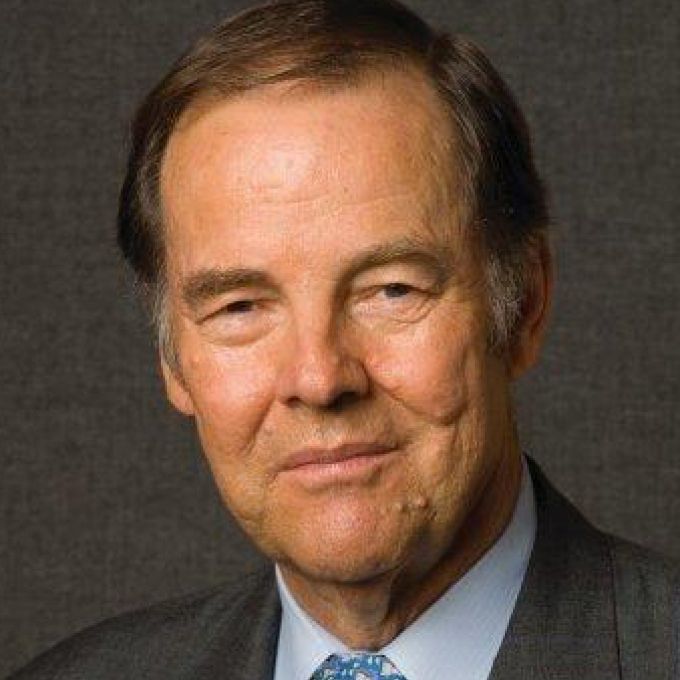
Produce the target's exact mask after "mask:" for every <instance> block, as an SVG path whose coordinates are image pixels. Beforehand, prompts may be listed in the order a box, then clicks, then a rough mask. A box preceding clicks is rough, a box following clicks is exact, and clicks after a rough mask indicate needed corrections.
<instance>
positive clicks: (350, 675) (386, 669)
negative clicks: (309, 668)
mask: <svg viewBox="0 0 680 680" xmlns="http://www.w3.org/2000/svg"><path fill="white" fill-rule="evenodd" d="M336 679H337V680H406V678H404V676H403V675H402V674H401V673H400V672H399V671H398V669H397V668H396V666H394V664H393V663H392V662H391V661H390V660H389V659H388V658H387V657H386V656H385V655H384V654H366V653H352V654H331V655H330V656H329V657H328V658H327V659H326V660H325V661H324V662H323V663H322V664H321V665H320V666H319V668H317V670H316V671H315V673H314V675H312V677H311V680H336Z"/></svg>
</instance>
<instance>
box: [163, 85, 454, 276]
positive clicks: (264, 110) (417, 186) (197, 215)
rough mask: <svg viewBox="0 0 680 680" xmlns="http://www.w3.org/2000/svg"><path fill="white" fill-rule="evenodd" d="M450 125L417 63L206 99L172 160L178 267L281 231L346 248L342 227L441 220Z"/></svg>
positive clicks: (167, 189)
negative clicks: (412, 70) (404, 70)
mask: <svg viewBox="0 0 680 680" xmlns="http://www.w3.org/2000/svg"><path fill="white" fill-rule="evenodd" d="M447 129H448V127H447V123H446V119H445V116H444V113H443V111H442V108H441V106H440V104H439V102H438V100H437V99H436V97H435V94H434V93H433V91H432V89H431V88H430V87H429V86H428V85H427V84H426V83H425V82H424V79H423V78H420V79H419V78H417V77H415V76H413V75H411V74H401V73H393V74H389V75H383V76H382V77H380V78H378V77H375V78H373V79H372V80H370V81H367V82H365V83H363V84H361V85H358V86H352V87H349V86H346V87H342V88H339V87H336V88H334V89H332V90H331V89H328V88H323V89H321V88H318V87H317V88H313V87H304V88H301V87H296V86H293V87H291V86H290V85H280V86H279V85H277V86H272V87H268V88H259V89H257V90H253V91H251V92H248V93H246V94H244V95H241V96H239V97H237V98H234V99H229V100H214V99H213V100H206V101H203V102H201V103H200V104H199V105H198V106H195V107H194V108H193V109H192V110H191V111H189V112H188V114H187V115H186V116H185V117H184V118H183V119H182V120H180V123H179V125H178V126H177V129H176V130H175V132H174V133H173V135H172V137H171V139H170V142H169V144H168V148H167V150H166V155H165V158H164V162H163V165H162V173H161V197H162V205H163V212H164V225H165V230H166V234H165V241H166V254H167V256H168V266H169V268H170V269H173V268H178V269H180V270H186V269H187V268H191V267H192V266H193V265H197V264H198V260H199V259H201V260H202V261H203V264H204V265H206V264H208V263H209V262H210V263H211V264H216V263H217V261H218V260H219V259H220V257H221V255H229V256H230V257H232V256H233V255H234V250H235V249H236V248H237V249H238V250H239V251H240V252H241V253H247V254H249V255H250V254H252V253H253V252H255V251H261V250H262V248H263V246H264V245H265V241H266V242H267V243H271V241H272V239H279V238H281V241H280V243H281V244H285V247H287V248H288V247H289V246H290V244H291V240H290V239H291V238H294V239H299V238H303V239H306V240H307V241H308V242H309V243H311V241H309V239H310V236H311V235H312V234H315V235H316V234H319V233H321V232H323V231H324V230H325V231H327V236H326V245H327V246H329V247H338V246H339V245H340V244H338V243H337V234H338V233H339V230H340V231H344V230H345V229H346V230H347V233H350V232H351V231H352V230H354V231H353V233H355V234H359V235H360V236H361V237H362V238H363V237H364V236H365V237H366V239H367V240H368V239H370V238H375V240H379V239H380V238H382V239H383V240H384V239H386V238H389V237H390V236H391V234H392V232H393V233H394V235H395V237H396V236H398V235H399V234H398V233H397V232H399V230H400V229H401V232H402V235H405V233H404V232H405V231H406V230H407V223H410V224H411V226H414V227H416V226H417V227H419V228H420V227H422V226H423V225H430V224H433V223H434V222H435V221H436V219H437V218H436V217H435V216H434V214H435V213H438V212H440V208H441V207H442V206H445V209H446V210H447V212H449V213H452V211H451V210H450V201H449V194H450V192H449V188H450V182H449V180H448V175H447V166H450V165H451V164H450V163H449V162H448V156H447V155H446V154H445V153H444V151H445V150H447V144H448V141H449V135H448V134H447ZM451 221H454V220H453V219H451ZM329 228H330V229H329ZM293 232H297V233H296V234H294V233H293ZM406 235H408V234H406ZM289 237H290V238H289ZM333 238H335V239H336V242H334V243H331V242H330V241H332V239H333ZM286 239H287V240H286ZM318 244H319V247H323V246H322V245H321V240H319V241H318ZM230 247H231V250H229V248H230ZM192 259H193V260H194V262H190V261H189V260H192ZM173 265H174V266H173Z"/></svg>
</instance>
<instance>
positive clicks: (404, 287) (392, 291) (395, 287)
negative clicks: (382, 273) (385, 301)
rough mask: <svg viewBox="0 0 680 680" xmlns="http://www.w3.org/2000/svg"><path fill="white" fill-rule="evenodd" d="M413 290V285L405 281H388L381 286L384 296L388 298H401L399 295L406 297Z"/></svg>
mask: <svg viewBox="0 0 680 680" xmlns="http://www.w3.org/2000/svg"><path fill="white" fill-rule="evenodd" d="M414 291H415V288H413V286H409V285H408V284H407V283H399V282H395V283H388V284H387V285H385V286H383V292H384V294H385V297H388V298H401V297H406V296H407V295H408V294H409V293H413V292H414Z"/></svg>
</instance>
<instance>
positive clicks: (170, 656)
mask: <svg viewBox="0 0 680 680" xmlns="http://www.w3.org/2000/svg"><path fill="white" fill-rule="evenodd" d="M274 592H275V586H274V579H273V573H272V570H271V568H266V569H265V568H263V569H259V570H257V571H254V572H251V573H248V574H245V575H241V576H238V577H234V578H232V579H231V580H229V581H225V582H224V583H222V584H220V585H219V586H216V587H213V588H211V589H209V590H205V591H202V592H199V593H194V594H191V595H187V596H184V597H181V598H177V599H173V600H168V601H165V602H160V603H157V604H155V605H153V606H151V607H148V608H145V609H141V610H138V611H133V612H128V613H125V614H122V615H120V616H117V617H115V618H112V619H108V620H106V621H103V622H102V623H99V624H97V625H95V626H92V627H90V628H86V629H85V630H83V631H81V632H79V633H77V634H76V635H74V636H72V637H70V638H68V639H66V640H64V641H63V642H61V643H59V644H57V645H56V646H55V647H53V648H52V649H50V650H48V651H47V652H45V653H43V654H42V655H41V656H39V657H38V658H36V659H35V660H34V661H33V662H31V663H30V664H29V665H28V666H26V667H25V668H23V669H22V670H20V671H18V672H17V673H16V674H15V675H12V676H10V678H9V679H8V680H47V679H48V678H49V679H50V680H76V679H78V680H80V679H82V680H85V679H88V680H89V679H92V678H98V679H101V680H104V679H106V680H108V679H109V678H111V679H112V678H133V677H144V678H171V677H182V676H183V673H186V671H187V669H188V668H189V667H190V666H191V665H195V664H196V663H198V662H199V661H200V659H201V658H202V656H203V655H204V654H207V653H208V651H207V650H209V648H210V647H211V645H213V644H214V641H215V638H216V637H217V636H222V637H224V632H225V631H234V630H238V629H241V628H243V623H244V620H245V619H247V618H248V616H249V614H251V613H252V612H253V611H255V610H258V609H261V608H262V606H263V603H264V602H265V601H268V602H269V603H271V602H272V595H273V593H274ZM171 669H172V670H171Z"/></svg>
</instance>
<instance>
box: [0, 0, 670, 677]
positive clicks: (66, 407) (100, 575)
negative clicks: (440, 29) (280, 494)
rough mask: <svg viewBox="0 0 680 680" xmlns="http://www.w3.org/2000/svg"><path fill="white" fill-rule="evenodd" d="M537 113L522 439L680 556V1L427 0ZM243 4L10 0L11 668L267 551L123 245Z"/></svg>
mask: <svg viewBox="0 0 680 680" xmlns="http://www.w3.org/2000/svg"><path fill="white" fill-rule="evenodd" d="M412 5H413V6H414V7H415V8H416V9H418V10H420V11H422V12H423V13H424V15H425V16H426V17H427V18H428V19H429V20H431V21H432V22H434V23H435V24H437V25H441V26H447V27H448V28H449V29H450V30H452V31H454V32H457V33H462V34H465V35H467V36H469V37H471V38H473V39H474V40H476V41H477V42H479V43H480V44H481V45H482V46H483V47H484V48H485V50H486V51H487V52H488V53H489V55H490V56H491V58H492V60H493V62H494V63H495V64H496V65H497V66H498V68H499V69H500V71H501V73H502V74H503V76H504V77H505V78H506V80H507V81H508V83H509V84H510V86H511V88H512V89H513V91H514V92H515V94H516V96H517V98H518V100H519V102H520V105H521V106H522V107H523V109H524V110H525V112H526V114H527V117H528V119H529V122H530V125H531V127H532V130H533V136H534V144H535V150H536V157H537V163H538V166H539V168H540V170H541V172H542V175H543V177H544V178H545V181H546V183H547V186H548V188H549V191H550V196H551V205H552V212H553V223H554V224H553V234H554V245H555V250H556V253H557V299H556V304H555V307H554V311H553V319H552V326H551V331H550V333H549V337H548V341H547V347H546V349H545V352H544V355H543V357H542V360H541V362H540V364H539V366H538V367H537V368H536V369H535V370H534V371H533V373H532V374H531V375H530V376H529V377H527V378H526V379H523V380H522V382H521V383H520V384H519V385H518V386H517V397H518V404H519V406H518V412H519V413H518V419H519V423H520V431H521V435H522V441H523V446H524V448H525V450H526V451H528V452H529V453H530V454H531V455H532V456H534V457H535V458H536V459H537V461H538V462H539V463H540V464H541V465H542V466H543V468H544V469H545V470H546V472H547V473H548V475H549V476H550V477H551V478H552V479H553V480H554V482H555V483H556V484H557V486H558V487H560V488H561V489H563V490H564V491H565V492H566V493H567V495H568V496H569V497H570V498H571V499H572V500H573V501H574V502H575V503H576V504H577V505H578V506H579V507H580V508H581V509H583V510H584V511H585V513H586V514H587V515H588V516H589V517H590V518H591V519H592V520H593V521H594V522H595V523H596V524H597V525H599V526H600V527H602V528H604V529H606V530H609V531H612V532H615V533H618V534H621V535H623V536H625V537H627V538H630V539H632V540H635V541H637V542H640V543H643V544H644V545H646V546H649V547H652V548H656V549H658V550H661V551H663V552H666V553H668V554H671V555H674V556H676V557H680V457H679V456H678V449H679V446H680V431H679V428H678V422H679V418H678V410H679V407H680V378H679V374H680V304H679V303H678V300H680V267H679V266H678V264H679V263H678V260H679V258H678V215H680V206H679V205H678V202H679V201H678V196H679V195H680V186H679V185H678V176H680V167H679V165H680V160H679V159H680V141H679V140H680V134H679V132H680V130H679V125H680V124H679V121H680V110H679V107H678V103H679V98H680V95H679V88H678V82H680V53H679V52H680V49H679V42H678V39H677V36H678V26H679V24H680V9H679V8H680V5H679V4H678V3H676V2H674V1H672V0H656V1H655V2H653V3H650V2H648V1H647V0H573V1H570V2H566V1H564V0H487V1H481V2H480V1H479V0H440V1H439V2H438V1H436V0H429V1H428V0H422V1H420V2H417V1H415V0H414V1H413V2H412ZM244 6H245V3H243V2H234V1H227V0H221V1H219V2H218V0H143V1H138V2H110V1H109V0H58V1H57V0H2V2H0V87H1V88H2V108H1V109H0V120H1V125H2V127H1V129H0V309H1V310H2V313H1V315H0V409H1V413H2V416H1V417H0V447H1V448H0V451H1V452H2V464H1V466H0V503H1V504H2V515H1V520H2V525H1V533H0V560H1V561H0V617H1V624H0V650H1V653H0V676H3V675H4V674H5V673H7V672H9V671H10V670H11V669H12V668H14V667H17V666H18V665H20V664H21V663H23V662H25V661H26V660H27V659H28V658H30V657H32V656H33V655H34V654H36V653H37V652H38V651H40V650H42V649H44V648H45V647H47V646H48V645H50V644H52V643H54V642H56V641H57V640H58V639H60V638H62V637H64V636H66V635H68V634H70V633H73V632H74V631H76V630H77V629H80V628H82V627H84V626H86V625H88V624H91V623H94V622H95V621H98V620H100V619H102V618H104V617H107V616H110V615H113V614H115V613H117V612H120V611H123V610H126V609H130V608H134V607H138V606H141V605H143V604H147V603H150V602H152V601H156V600H160V599H163V598H167V597H170V596H174V595H179V594H182V593H186V592H189V591H192V590H196V589H199V588H201V587H204V586H208V585H211V584H214V583H217V582H219V581H221V580H223V579H224V578H225V577H226V576H227V575H229V574H230V573H233V572H234V571H238V570H244V569H247V568H248V567H249V565H252V564H253V562H254V561H255V560H257V559H259V558H257V556H256V555H255V553H254V551H253V550H252V549H251V548H250V547H249V545H248V543H247V541H246V540H245V539H244V538H243V536H242V535H241V533H240V532H239V530H238V529H236V528H235V527H234V525H233V524H232V522H231V521H230V520H229V518H228V517H227V515H226V513H225V512H224V511H223V509H222V507H221V505H220V502H219V500H218V497H217V493H216V491H215V490H214V489H213V485H212V481H211V480H210V476H209V473H208V470H207V467H206V465H205V464H204V462H203V460H202V458H201V454H200V450H199V447H198V445H197V442H196V439H195V436H194V433H193V429H192V426H191V423H189V422H185V421H184V420H182V419H181V418H180V417H179V416H177V415H175V414H173V413H172V412H171V410H170V407H169V406H167V405H166V402H165V398H164V395H163V390H162V386H161V382H160V379H159V375H158V369H157V360H156V356H155V350H154V342H153V333H152V331H151V329H150V327H149V325H148V322H147V320H146V319H145V317H144V314H143V311H142V308H141V305H140V304H139V303H138V302H137V300H136V298H135V293H134V289H133V286H132V282H131V280H130V276H129V274H128V273H127V272H126V271H125V269H124V267H123V264H122V262H121V260H120V258H119V255H118V253H117V252H116V248H115V230H114V217H115V211H116V200H117V192H118V188H119V183H120V179H121V175H122V170H123V166H124V162H125V153H126V142H127V130H128V121H129V119H130V116H131V114H132V112H133V110H134V107H135V105H136V103H137V102H138V101H139V100H140V98H141V97H142V96H143V94H144V93H145V92H146V90H147V89H148V88H149V87H150V86H151V85H152V84H153V83H154V82H155V81H156V80H157V79H158V78H159V77H160V76H161V75H162V74H163V73H164V71H165V70H166V68H167V67H168V65H169V64H170V63H171V61H173V60H174V58H175V57H177V56H178V55H179V53H180V52H182V51H183V50H185V49H186V48H187V47H188V45H189V44H190V42H191V41H192V40H193V39H194V38H195V37H196V36H197V35H199V34H200V33H201V32H202V31H204V30H205V29H206V28H208V27H209V26H211V25H212V24H213V23H215V22H216V21H217V20H219V19H220V18H222V17H223V16H225V15H226V14H229V13H231V12H232V11H234V10H236V9H240V8H242V7H244Z"/></svg>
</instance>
